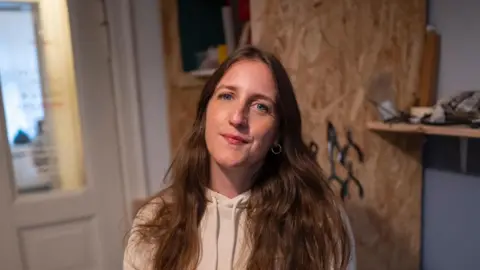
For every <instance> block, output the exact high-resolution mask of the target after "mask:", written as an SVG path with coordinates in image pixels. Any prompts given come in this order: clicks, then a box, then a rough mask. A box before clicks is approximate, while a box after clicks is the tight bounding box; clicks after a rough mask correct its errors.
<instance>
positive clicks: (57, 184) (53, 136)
mask: <svg viewBox="0 0 480 270" xmlns="http://www.w3.org/2000/svg"><path fill="white" fill-rule="evenodd" d="M45 2H46V3H49V5H51V6H48V8H47V7H45V8H42V7H40V9H39V7H38V6H37V4H32V3H14V2H2V1H0V90H1V93H2V100H3V104H2V105H3V109H4V112H5V123H6V127H7V130H6V133H7V138H8V144H9V146H10V153H11V157H12V166H13V170H12V172H13V175H12V176H13V178H14V183H15V186H16V189H17V192H19V193H30V192H38V191H48V190H53V189H63V190H65V189H78V188H82V187H83V184H84V182H83V165H82V164H81V160H82V156H81V151H82V146H81V139H80V127H79V119H78V118H79V117H78V112H77V104H76V103H77V100H76V89H75V80H74V69H73V59H72V52H71V43H70V36H69V35H70V33H69V32H68V31H67V30H65V29H68V27H65V26H68V14H67V8H66V3H64V2H65V1H63V0H56V1H55V0H54V1H45ZM38 18H40V20H38ZM42 18H45V20H44V21H42V20H41V19H42ZM38 25H41V26H42V27H41V29H42V37H41V38H40V37H39V36H38V35H37V33H39V27H38ZM42 40H43V41H48V42H42Z"/></svg>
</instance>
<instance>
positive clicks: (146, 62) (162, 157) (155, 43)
mask: <svg viewBox="0 0 480 270" xmlns="http://www.w3.org/2000/svg"><path fill="white" fill-rule="evenodd" d="M130 1H131V3H132V14H133V15H132V16H133V17H132V18H133V25H134V31H133V32H134V37H135V39H134V40H135V48H136V57H137V66H138V82H139V89H140V101H141V104H142V106H141V113H142V118H143V128H144V129H143V131H144V133H143V134H144V141H145V146H146V147H145V156H146V160H145V161H146V171H147V176H148V177H147V178H148V191H149V195H153V194H155V193H157V192H158V191H160V190H162V189H163V188H164V187H165V183H163V181H162V180H163V178H164V176H165V173H166V171H167V170H168V167H169V165H170V162H171V161H170V159H171V158H170V155H171V154H170V132H169V125H168V123H169V122H168V121H169V120H168V88H167V87H168V86H167V76H166V68H165V55H164V53H163V52H164V50H163V33H162V32H163V29H162V17H161V12H160V11H161V9H160V8H161V7H160V1H158V0H130Z"/></svg>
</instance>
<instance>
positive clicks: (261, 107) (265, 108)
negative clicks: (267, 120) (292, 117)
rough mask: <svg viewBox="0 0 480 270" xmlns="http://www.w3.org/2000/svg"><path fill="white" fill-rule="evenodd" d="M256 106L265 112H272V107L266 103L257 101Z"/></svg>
mask: <svg viewBox="0 0 480 270" xmlns="http://www.w3.org/2000/svg"><path fill="white" fill-rule="evenodd" d="M255 108H256V109H257V110H259V111H261V112H264V113H269V112H270V108H269V107H268V106H267V105H265V104H262V103H256V104H255Z"/></svg>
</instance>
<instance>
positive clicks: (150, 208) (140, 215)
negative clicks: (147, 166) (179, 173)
mask: <svg viewBox="0 0 480 270" xmlns="http://www.w3.org/2000/svg"><path fill="white" fill-rule="evenodd" d="M171 198H172V197H171V191H170V190H169V189H165V190H163V191H161V192H159V193H158V194H157V195H155V196H152V197H150V198H148V199H146V200H145V201H144V203H143V204H142V205H141V206H140V207H139V208H138V210H137V211H136V214H135V218H134V220H133V223H132V227H131V228H130V231H129V234H128V237H127V243H126V247H125V253H124V262H123V269H124V270H133V269H142V270H143V269H151V266H150V265H151V263H152V261H153V260H152V258H153V256H154V255H153V254H154V252H155V246H154V245H153V244H151V243H150V241H148V238H146V237H145V229H146V228H147V227H148V226H146V225H149V224H153V222H154V219H155V218H156V217H157V215H158V213H159V211H160V210H161V208H162V207H165V205H166V204H168V203H170V202H171V201H172V200H171Z"/></svg>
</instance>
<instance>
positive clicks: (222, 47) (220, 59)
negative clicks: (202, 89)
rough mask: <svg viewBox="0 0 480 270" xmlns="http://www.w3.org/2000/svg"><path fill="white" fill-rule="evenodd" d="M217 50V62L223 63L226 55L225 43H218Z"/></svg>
mask: <svg viewBox="0 0 480 270" xmlns="http://www.w3.org/2000/svg"><path fill="white" fill-rule="evenodd" d="M217 52H218V64H220V65H221V64H222V63H223V61H225V60H226V59H227V57H228V48H227V45H225V44H222V45H218V47H217Z"/></svg>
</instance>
